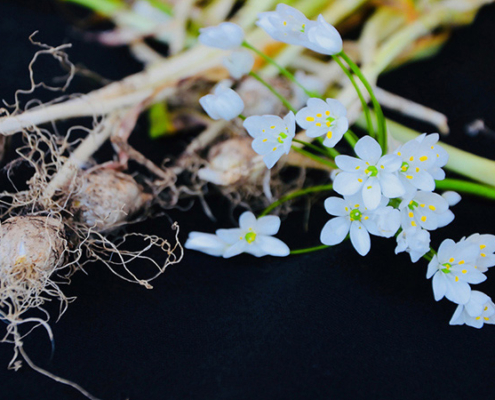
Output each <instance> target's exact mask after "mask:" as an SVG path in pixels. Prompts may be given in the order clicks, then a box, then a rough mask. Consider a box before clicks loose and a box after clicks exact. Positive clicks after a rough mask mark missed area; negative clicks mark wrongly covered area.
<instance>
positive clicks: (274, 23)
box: [256, 4, 311, 46]
mask: <svg viewBox="0 0 495 400" xmlns="http://www.w3.org/2000/svg"><path fill="white" fill-rule="evenodd" d="M310 23H311V21H310V20H309V19H307V18H306V16H305V15H304V14H303V13H302V12H300V11H299V10H296V9H295V8H294V7H290V6H288V5H286V4H278V5H277V8H276V9H275V11H268V12H262V13H259V14H258V20H257V21H256V25H258V26H259V27H260V28H262V29H263V30H264V31H265V32H266V33H268V34H269V35H270V36H271V37H272V38H273V39H275V40H278V41H279V42H284V43H288V44H293V45H296V46H305V44H307V43H308V36H307V33H306V28H307V26H308V25H309V24H310Z"/></svg>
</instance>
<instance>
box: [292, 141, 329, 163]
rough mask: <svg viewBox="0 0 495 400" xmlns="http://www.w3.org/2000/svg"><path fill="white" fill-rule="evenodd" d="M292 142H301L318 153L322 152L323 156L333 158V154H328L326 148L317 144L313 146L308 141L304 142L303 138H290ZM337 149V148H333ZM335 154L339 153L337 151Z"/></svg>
mask: <svg viewBox="0 0 495 400" xmlns="http://www.w3.org/2000/svg"><path fill="white" fill-rule="evenodd" d="M292 141H293V142H296V143H299V144H302V145H304V146H307V147H309V148H310V149H312V150H314V151H317V152H318V153H320V154H323V155H324V156H326V157H330V158H332V159H333V158H335V156H333V155H331V154H329V152H328V150H327V148H321V147H318V146H315V145H314V144H312V143H308V142H305V141H303V140H299V139H292ZM335 151H337V150H335ZM337 155H339V152H337Z"/></svg>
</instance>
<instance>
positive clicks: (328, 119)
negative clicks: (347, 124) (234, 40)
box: [327, 117, 335, 123]
mask: <svg viewBox="0 0 495 400" xmlns="http://www.w3.org/2000/svg"><path fill="white" fill-rule="evenodd" d="M327 121H328V122H330V123H332V122H333V121H335V118H332V117H327Z"/></svg>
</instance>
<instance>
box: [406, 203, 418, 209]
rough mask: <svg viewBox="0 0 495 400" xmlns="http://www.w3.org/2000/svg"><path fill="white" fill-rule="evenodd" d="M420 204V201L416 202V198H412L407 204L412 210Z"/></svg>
mask: <svg viewBox="0 0 495 400" xmlns="http://www.w3.org/2000/svg"><path fill="white" fill-rule="evenodd" d="M417 206H418V203H417V202H415V201H414V200H411V201H410V202H409V205H408V206H407V207H408V208H409V209H410V210H411V211H414V209H415V208H416V207H417Z"/></svg>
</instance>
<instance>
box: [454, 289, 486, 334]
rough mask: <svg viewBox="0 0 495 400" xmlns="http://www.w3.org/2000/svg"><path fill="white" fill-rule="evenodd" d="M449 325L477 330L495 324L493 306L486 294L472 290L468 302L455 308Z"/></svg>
mask: <svg viewBox="0 0 495 400" xmlns="http://www.w3.org/2000/svg"><path fill="white" fill-rule="evenodd" d="M449 324H450V325H464V324H466V325H469V326H472V327H473V328H478V329H479V328H481V327H482V326H483V325H484V324H495V304H493V301H492V299H490V297H488V296H487V295H486V294H484V293H482V292H478V291H477V290H473V291H472V292H471V297H470V298H469V301H468V302H467V303H466V304H459V305H458V306H457V308H456V310H455V312H454V315H453V316H452V319H451V320H450V322H449Z"/></svg>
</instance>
